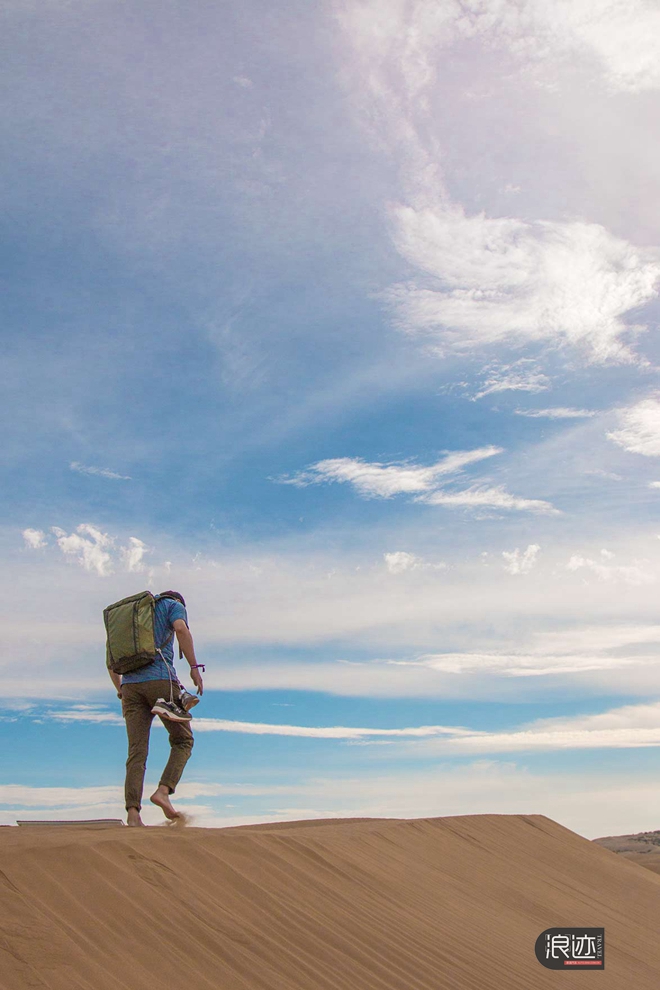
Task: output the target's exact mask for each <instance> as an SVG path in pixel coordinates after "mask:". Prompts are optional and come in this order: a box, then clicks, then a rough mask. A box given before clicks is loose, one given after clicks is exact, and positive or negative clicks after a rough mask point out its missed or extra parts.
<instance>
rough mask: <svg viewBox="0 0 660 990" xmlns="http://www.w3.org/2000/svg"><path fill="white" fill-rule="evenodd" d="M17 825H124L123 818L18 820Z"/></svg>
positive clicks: (100, 826)
mask: <svg viewBox="0 0 660 990" xmlns="http://www.w3.org/2000/svg"><path fill="white" fill-rule="evenodd" d="M16 824H17V825H22V826H26V825H66V826H67V827H68V828H71V827H74V828H114V827H116V826H117V825H123V824H124V823H123V821H122V820H121V818H88V819H87V820H80V819H79V820H78V821H66V820H65V819H62V818H60V819H57V820H55V821H45V820H44V821H31V822H23V821H17V822H16Z"/></svg>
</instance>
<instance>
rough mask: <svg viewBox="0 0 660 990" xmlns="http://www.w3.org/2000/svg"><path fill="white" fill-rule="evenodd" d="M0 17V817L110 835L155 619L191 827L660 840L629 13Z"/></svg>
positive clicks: (646, 91) (646, 235) (364, 9)
mask: <svg viewBox="0 0 660 990" xmlns="http://www.w3.org/2000/svg"><path fill="white" fill-rule="evenodd" d="M2 18H3V28H2V37H3V39H4V40H3V59H2V63H1V67H0V72H1V73H2V74H3V76H4V79H3V86H2V92H3V94H4V96H3V98H2V103H0V128H1V129H2V138H3V140H2V145H3V148H4V149H5V152H4V155H3V160H2V170H3V171H2V183H1V184H0V188H1V189H2V193H0V195H2V197H3V199H4V203H3V206H4V214H5V217H6V224H5V237H4V239H3V246H2V249H1V250H2V271H3V276H2V281H3V293H2V308H3V313H2V316H3V319H2V327H3V355H4V362H5V375H4V388H3V390H2V394H1V395H0V403H1V404H2V416H3V424H4V431H3V433H4V439H5V484H4V485H3V495H2V498H3V520H4V521H3V524H2V526H1V527H0V553H1V555H2V564H3V566H2V568H1V569H0V582H1V584H2V587H1V592H2V598H3V601H4V602H5V605H6V615H7V621H6V634H5V650H4V651H3V654H4V656H3V659H2V661H1V663H2V666H3V668H4V669H3V689H4V699H5V708H4V711H3V714H2V717H1V718H0V734H2V739H3V743H4V751H5V752H11V753H12V759H11V762H8V763H6V764H5V766H4V768H3V771H2V778H1V779H0V820H1V821H5V822H13V821H14V820H15V819H16V818H21V817H25V818H28V817H34V818H39V817H55V816H62V817H102V816H108V815H112V816H118V815H120V814H121V813H122V796H121V790H122V782H123V762H124V759H125V738H124V729H123V724H122V722H121V718H120V711H119V707H118V703H117V702H116V699H115V697H114V693H113V691H112V686H111V684H110V681H109V679H108V678H107V674H106V671H105V666H104V637H103V627H102V621H101V613H102V609H103V607H104V606H105V605H107V604H108V603H109V602H111V601H114V600H116V599H118V598H121V597H124V596H125V595H128V594H132V593H134V592H136V591H140V590H142V589H143V588H146V587H149V588H151V589H152V590H153V591H159V590H162V589H163V588H165V587H174V588H178V589H179V590H181V591H182V592H183V594H184V595H185V597H186V600H187V601H188V604H189V616H190V623H191V628H192V631H193V634H194V636H195V641H196V644H197V651H198V654H199V658H200V660H202V661H204V662H206V663H207V665H208V666H207V677H206V685H207V690H206V692H205V695H204V699H203V704H202V705H200V706H199V707H198V708H197V709H196V712H198V713H199V715H198V716H197V717H196V719H195V725H196V727H197V733H196V735H197V744H196V748H195V752H194V758H193V760H192V762H191V763H190V764H189V766H188V769H187V771H186V775H185V783H184V784H182V786H181V788H180V803H181V806H182V807H185V808H186V809H187V810H189V811H190V812H191V814H192V815H193V816H194V819H195V821H196V823H197V824H202V825H216V826H221V825H225V824H226V825H231V824H240V823H246V822H258V821H271V820H275V819H291V818H320V817H332V816H390V817H391V816H394V817H419V816H425V815H449V814H470V813H481V812H501V813H528V812H538V813H543V814H547V815H549V816H550V817H552V818H555V819H556V820H558V821H560V822H562V824H564V825H567V826H568V827H570V828H574V829H575V830H577V831H579V832H581V834H584V835H588V836H596V835H603V834H608V833H613V832H624V831H641V830H643V829H650V828H654V827H656V826H657V822H658V816H659V815H660V790H659V789H658V786H657V778H658V773H659V771H660V764H659V760H658V746H660V673H658V663H657V654H658V646H659V644H660V622H658V618H657V596H658V583H659V581H660V543H659V542H658V541H659V539H660V524H659V522H658V515H657V505H658V500H659V499H660V464H659V463H658V458H659V457H660V379H659V374H658V372H659V367H660V347H659V343H658V336H657V326H658V315H659V308H658V284H659V280H660V251H659V249H658V243H659V242H660V233H659V227H660V211H659V207H658V203H660V196H659V195H658V193H659V192H660V190H659V189H658V185H659V183H660V179H659V178H658V173H657V160H658V152H659V150H660V148H659V145H660V130H659V126H658V121H657V112H656V108H657V98H658V89H659V88H660V70H659V69H658V66H659V65H660V50H658V49H659V43H658V40H657V39H658V38H659V37H660V33H659V31H658V27H659V26H660V24H659V21H660V14H659V13H658V11H657V10H656V9H655V8H654V7H653V6H652V5H650V4H647V3H645V2H643V0H573V2H571V3H568V2H557V0H553V2H552V3H551V2H550V0H523V2H515V3H514V2H513V0H486V2H483V0H469V2H463V3H460V4H459V3H458V2H454V0H443V2H440V3H438V2H437V0H433V2H431V0H409V2H404V0H378V2H376V0H363V2H353V0H344V2H336V3H332V2H328V3H318V4H303V3H289V4H286V5H277V6H276V7H275V8H274V7H273V5H272V4H266V3H257V2H250V0H247V2H246V3H244V4H241V5H240V6H238V5H233V6H231V5H229V6H228V5H223V6H220V7H218V5H216V4H210V3H204V2H201V3H192V4H186V5H183V4H180V3H174V2H164V3H163V2H159V3H158V4H155V3H151V2H145V3H142V4H140V5H138V6H137V7H133V8H127V7H126V5H124V4H119V3H117V2H115V0H98V2H96V3H93V4H92V3H88V2H82V0H73V2H69V3H66V4H64V3H60V2H58V0H52V2H49V3H47V4H45V5H44V4H34V3H32V2H31V0H13V2H12V3H10V4H8V5H7V6H6V7H5V9H4V12H3V14H2ZM165 748H166V743H165V734H164V732H163V731H162V729H160V728H156V729H154V733H153V746H152V754H151V758H150V764H149V772H148V782H156V781H157V778H158V773H159V770H160V769H161V764H162V762H163V761H164V758H165ZM146 818H147V820H148V821H150V822H156V821H157V820H158V813H157V812H156V810H155V809H154V811H153V813H152V812H151V811H150V810H149V809H147V810H146Z"/></svg>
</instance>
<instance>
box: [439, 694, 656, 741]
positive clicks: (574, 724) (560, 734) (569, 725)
mask: <svg viewBox="0 0 660 990" xmlns="http://www.w3.org/2000/svg"><path fill="white" fill-rule="evenodd" d="M446 745H447V746H448V747H451V748H454V747H455V746H456V747H459V748H460V749H461V751H463V752H474V751H479V752H487V753H494V752H514V751H522V750H533V749H546V750H548V749H550V750H557V749H629V748H638V747H647V746H660V702H654V703H653V704H646V705H626V706H624V707H622V708H614V709H612V710H610V711H608V712H604V713H602V714H600V715H578V716H575V717H571V718H549V719H539V720H538V721H536V722H532V723H530V724H529V725H528V726H525V727H523V728H521V729H517V730H515V731H514V732H485V733H479V734H477V733H475V734H474V735H472V736H463V737H461V738H457V739H455V740H453V739H450V740H447V741H446Z"/></svg>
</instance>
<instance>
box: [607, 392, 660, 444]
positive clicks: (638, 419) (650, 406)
mask: <svg viewBox="0 0 660 990" xmlns="http://www.w3.org/2000/svg"><path fill="white" fill-rule="evenodd" d="M618 415H619V421H620V423H621V429H620V430H614V431H613V432H611V433H608V434H607V436H608V438H609V439H610V440H613V441H614V443H616V444H618V445H619V446H620V447H623V448H624V449H625V450H628V451H630V453H633V454H643V455H644V457H660V400H659V399H658V398H657V397H655V396H654V397H651V398H648V399H643V400H642V401H641V402H637V403H635V405H633V406H628V408H627V409H620V410H619V413H618Z"/></svg>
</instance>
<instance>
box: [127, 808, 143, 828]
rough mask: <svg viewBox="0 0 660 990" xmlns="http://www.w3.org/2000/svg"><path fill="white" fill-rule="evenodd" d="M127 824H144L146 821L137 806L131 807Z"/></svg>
mask: <svg viewBox="0 0 660 990" xmlns="http://www.w3.org/2000/svg"><path fill="white" fill-rule="evenodd" d="M126 824H127V825H144V822H143V821H142V819H141V818H140V812H139V811H138V810H137V808H129V809H128V813H127V816H126Z"/></svg>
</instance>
